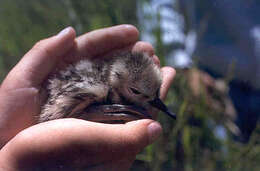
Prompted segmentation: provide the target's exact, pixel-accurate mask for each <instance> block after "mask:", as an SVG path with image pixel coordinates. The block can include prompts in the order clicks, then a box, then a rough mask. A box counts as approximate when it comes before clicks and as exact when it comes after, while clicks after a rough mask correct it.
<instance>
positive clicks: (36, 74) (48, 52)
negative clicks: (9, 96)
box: [2, 27, 75, 89]
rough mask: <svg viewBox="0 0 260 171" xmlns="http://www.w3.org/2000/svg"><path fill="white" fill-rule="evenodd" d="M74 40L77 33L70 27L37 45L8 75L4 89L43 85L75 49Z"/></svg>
mask: <svg viewBox="0 0 260 171" xmlns="http://www.w3.org/2000/svg"><path fill="white" fill-rule="evenodd" d="M74 39H75V31H74V29H73V28H71V27H68V28H66V29H64V30H63V31H61V32H60V33H59V34H58V35H55V36H52V37H50V38H47V39H44V40H41V41H39V42H38V43H36V44H35V45H34V47H33V48H32V49H31V50H30V51H29V52H28V53H27V54H25V56H24V57H23V58H22V59H21V60H20V62H19V63H18V64H17V65H16V66H15V67H14V68H13V69H12V71H11V72H10V73H9V74H8V76H7V78H6V80H5V81H4V83H3V86H2V88H3V87H5V86H7V87H8V88H9V89H12V88H24V87H31V86H35V85H38V84H40V83H42V81H43V80H44V79H45V78H46V76H47V75H48V74H49V73H50V72H51V71H52V70H53V69H54V68H55V66H56V64H57V63H58V61H59V60H60V59H61V57H62V56H63V55H65V54H66V53H67V51H68V50H69V49H71V48H72V47H73V45H74V43H75V42H74ZM5 88H6V87H5Z"/></svg>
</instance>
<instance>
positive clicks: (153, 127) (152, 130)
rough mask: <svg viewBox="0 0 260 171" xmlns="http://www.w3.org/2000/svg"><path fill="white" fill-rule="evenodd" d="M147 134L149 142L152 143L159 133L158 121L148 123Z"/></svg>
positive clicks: (160, 130)
mask: <svg viewBox="0 0 260 171" xmlns="http://www.w3.org/2000/svg"><path fill="white" fill-rule="evenodd" d="M147 129H148V136H149V143H150V144H151V143H153V142H154V141H155V140H156V139H157V138H158V137H159V135H160V134H161V132H162V127H161V125H160V124H159V123H158V122H152V123H150V124H149V125H148V127H147Z"/></svg>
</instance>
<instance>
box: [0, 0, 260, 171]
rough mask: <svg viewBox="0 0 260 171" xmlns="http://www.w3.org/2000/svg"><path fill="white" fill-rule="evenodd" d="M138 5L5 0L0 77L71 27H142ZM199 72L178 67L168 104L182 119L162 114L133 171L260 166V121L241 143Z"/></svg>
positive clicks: (0, 18) (0, 4)
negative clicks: (33, 49)
mask: <svg viewBox="0 0 260 171" xmlns="http://www.w3.org/2000/svg"><path fill="white" fill-rule="evenodd" d="M146 1H147V0H146ZM136 3H137V1H136V0H125V1H121V0H99V1H72V0H59V1H51V0H44V1H40V0H26V1H25V0H8V1H7V0H2V1H0V80H2V79H3V78H4V76H5V75H6V74H7V72H8V71H9V70H10V69H11V68H12V67H13V66H14V65H15V64H16V63H17V62H18V61H19V59H20V58H21V56H23V54H24V53H26V51H28V50H29V49H30V48H31V47H32V46H33V44H34V43H35V42H36V41H38V40H40V39H43V38H45V37H48V36H51V35H54V34H56V33H57V32H58V31H60V30H62V29H63V28H64V27H66V26H69V25H71V26H73V27H74V28H75V29H76V30H77V34H82V33H84V32H87V31H90V30H94V29H98V28H102V27H107V26H111V25H116V24H122V23H129V24H133V25H135V26H137V27H138V21H137V18H136V10H137V9H136V8H137V4H136ZM159 17H160V16H158V18H159ZM154 34H155V35H156V39H157V44H156V47H155V49H156V53H157V54H158V56H160V60H161V62H162V64H165V63H164V61H165V60H164V58H163V57H164V55H165V54H166V49H165V46H164V45H163V43H162V41H161V30H160V29H157V30H154ZM194 73H198V74H199V75H203V74H201V73H200V71H198V70H197V69H196V68H194V69H190V70H178V71H177V76H176V78H175V81H174V84H173V85H172V87H171V88H170V91H169V94H168V99H167V100H166V103H167V104H168V105H169V106H170V108H171V109H172V110H173V111H174V112H176V113H177V114H178V119H177V121H174V120H172V119H169V118H168V117H167V116H164V115H159V118H158V120H159V122H160V123H161V124H162V126H163V128H164V132H163V135H162V136H161V138H160V139H159V140H158V141H157V142H156V143H155V144H153V145H150V146H148V147H147V148H146V149H145V150H144V151H143V152H142V153H141V154H139V155H138V156H137V160H136V161H135V163H134V165H133V167H132V168H131V170H178V171H179V170H185V171H192V170H207V171H211V170H232V171H233V170H234V171H243V170H248V171H249V170H250V171H251V170H252V171H253V170H260V164H259V163H260V125H259V124H258V126H257V128H256V129H255V131H254V132H253V135H252V136H251V138H250V140H249V142H248V143H246V144H243V143H240V142H239V141H236V140H235V138H234V135H233V133H232V129H231V128H232V127H234V125H232V117H229V116H227V115H226V113H228V112H226V108H228V105H226V104H223V101H225V99H226V98H227V95H226V94H225V92H224V93H223V92H222V93H219V92H218V91H217V89H214V88H213V89H212V88H211V91H209V89H208V86H207V84H205V82H204V83H203V81H201V80H200V79H199V81H197V83H196V85H193V84H191V80H190V79H191V78H194ZM198 74H195V75H198ZM194 87H198V88H197V89H195V90H194ZM194 91H195V92H194ZM196 91H197V92H196ZM223 99H224V100H223Z"/></svg>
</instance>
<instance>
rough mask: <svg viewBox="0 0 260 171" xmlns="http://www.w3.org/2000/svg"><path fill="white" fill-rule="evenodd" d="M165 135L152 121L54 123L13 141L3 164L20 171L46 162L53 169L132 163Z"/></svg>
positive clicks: (4, 152) (57, 121)
mask: <svg viewBox="0 0 260 171" xmlns="http://www.w3.org/2000/svg"><path fill="white" fill-rule="evenodd" d="M161 131H162V128H161V126H160V124H159V123H158V122H155V121H152V120H148V119H144V120H138V121H132V122H129V123H127V124H115V125H112V124H101V123H95V122H89V121H84V120H79V119H59V120H53V121H49V122H45V123H41V124H38V125H35V126H32V127H30V128H28V129H25V130H24V131H22V132H21V133H20V134H18V135H17V136H16V137H15V138H13V139H12V140H11V141H10V142H9V143H8V144H7V145H6V146H5V147H3V149H2V150H1V151H2V155H1V156H2V162H3V161H4V163H5V162H7V163H8V162H9V165H13V164H12V163H16V164H15V165H16V166H18V167H25V166H26V165H28V167H31V166H32V167H33V165H34V166H37V165H38V164H39V163H41V164H43V162H44V163H46V164H48V165H52V167H57V166H58V165H63V166H64V167H67V166H70V167H74V166H77V167H82V166H84V167H89V166H95V165H99V164H108V163H111V162H112V163H117V162H120V161H128V159H129V161H132V159H133V158H135V156H136V154H137V153H139V152H140V151H141V150H142V149H143V148H144V147H145V146H147V145H148V144H151V143H152V142H154V141H155V139H156V138H158V136H159V135H160V133H161ZM1 151H0V154H1ZM10 156H11V157H10ZM32 156H33V157H32ZM124 159H126V160H124ZM14 160H15V161H14ZM0 163H1V159H0ZM127 163H128V162H127ZM19 165H20V166H19ZM43 167H44V166H43Z"/></svg>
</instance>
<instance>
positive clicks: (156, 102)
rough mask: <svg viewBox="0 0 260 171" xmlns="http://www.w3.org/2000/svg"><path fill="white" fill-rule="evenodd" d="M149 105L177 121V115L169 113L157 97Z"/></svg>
mask: <svg viewBox="0 0 260 171" xmlns="http://www.w3.org/2000/svg"><path fill="white" fill-rule="evenodd" d="M149 104H150V105H152V106H153V107H155V108H157V109H159V110H160V111H162V112H164V113H165V114H167V115H169V116H170V117H171V118H173V119H176V114H175V113H172V112H171V111H169V109H168V107H167V106H166V105H165V104H164V103H163V102H162V101H161V99H159V98H158V97H156V98H155V99H153V100H152V101H149Z"/></svg>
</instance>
